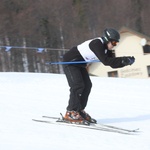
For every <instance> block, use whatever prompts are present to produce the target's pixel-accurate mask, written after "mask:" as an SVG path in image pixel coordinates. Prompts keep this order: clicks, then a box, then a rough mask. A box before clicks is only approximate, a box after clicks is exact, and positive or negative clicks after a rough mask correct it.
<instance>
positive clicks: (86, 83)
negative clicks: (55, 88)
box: [81, 68, 92, 110]
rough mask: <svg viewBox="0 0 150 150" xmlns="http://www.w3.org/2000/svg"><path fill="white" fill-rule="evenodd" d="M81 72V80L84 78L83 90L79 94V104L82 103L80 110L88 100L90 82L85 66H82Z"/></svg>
mask: <svg viewBox="0 0 150 150" xmlns="http://www.w3.org/2000/svg"><path fill="white" fill-rule="evenodd" d="M81 73H82V76H83V80H84V90H83V92H82V96H81V105H82V110H84V109H85V107H86V105H87V102H88V97H89V94H90V92H91V88H92V82H91V80H90V77H89V74H88V72H87V70H86V68H82V70H81Z"/></svg>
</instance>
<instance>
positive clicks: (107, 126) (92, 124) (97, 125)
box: [42, 116, 139, 132]
mask: <svg viewBox="0 0 150 150" xmlns="http://www.w3.org/2000/svg"><path fill="white" fill-rule="evenodd" d="M42 117H43V118H49V119H56V120H58V119H60V118H58V117H51V116H42ZM90 126H95V127H106V128H111V129H117V130H122V131H126V132H138V131H139V128H136V129H125V128H121V127H117V126H112V125H107V124H102V123H97V124H94V123H90Z"/></svg>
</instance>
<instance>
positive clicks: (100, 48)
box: [63, 38, 125, 68]
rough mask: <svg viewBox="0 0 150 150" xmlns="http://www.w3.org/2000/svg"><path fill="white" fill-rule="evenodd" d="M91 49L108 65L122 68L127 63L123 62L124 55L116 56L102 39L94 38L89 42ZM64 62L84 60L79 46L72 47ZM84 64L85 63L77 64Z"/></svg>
mask: <svg viewBox="0 0 150 150" xmlns="http://www.w3.org/2000/svg"><path fill="white" fill-rule="evenodd" d="M89 48H90V50H91V51H92V52H93V53H94V54H95V55H96V56H97V58H98V59H99V60H100V62H102V63H103V64H104V65H106V66H110V67H112V68H121V67H124V66H125V65H124V64H123V63H122V62H123V61H122V60H123V58H124V57H115V56H114V54H113V52H112V50H108V49H107V44H104V43H102V41H101V40H100V39H98V38H97V39H93V40H92V41H91V42H90V43H89ZM63 61H64V62H69V61H84V58H83V57H82V55H81V54H80V52H79V51H78V49H77V46H75V47H73V48H71V49H70V50H69V51H68V52H67V53H66V54H65V55H64V57H63ZM76 65H82V66H86V65H83V64H76Z"/></svg>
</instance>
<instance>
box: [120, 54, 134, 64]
mask: <svg viewBox="0 0 150 150" xmlns="http://www.w3.org/2000/svg"><path fill="white" fill-rule="evenodd" d="M134 62H135V58H134V56H132V57H131V56H127V57H122V64H123V65H125V66H127V65H132V64H133V63H134Z"/></svg>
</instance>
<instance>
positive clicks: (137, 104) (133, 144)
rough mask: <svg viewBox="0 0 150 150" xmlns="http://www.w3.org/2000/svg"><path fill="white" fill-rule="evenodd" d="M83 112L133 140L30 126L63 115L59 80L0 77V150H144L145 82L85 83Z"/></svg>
mask: <svg viewBox="0 0 150 150" xmlns="http://www.w3.org/2000/svg"><path fill="white" fill-rule="evenodd" d="M91 80H92V83H93V88H92V92H91V95H90V97H89V102H88V106H87V108H86V111H87V112H88V113H89V114H90V115H92V116H93V117H94V118H96V119H97V120H98V122H99V123H105V124H109V125H115V126H118V127H124V128H128V129H135V128H140V131H141V132H139V133H138V134H137V135H124V134H119V133H112V132H106V131H97V130H88V129H83V128H74V127H68V126H60V125H52V124H46V123H38V122H34V121H32V119H33V118H35V119H42V117H41V116H42V115H49V116H56V117H57V116H58V117H59V113H60V112H62V113H63V114H64V113H65V111H66V106H67V104H68V96H69V87H68V84H67V81H66V78H65V76H64V75H63V74H44V73H43V74H42V73H0V150H10V149H11V150H50V149H51V150H60V149H63V150H64V149H65V150H70V149H71V150H76V149H86V150H91V149H101V150H141V149H142V150H150V142H149V139H150V98H149V97H150V94H149V92H150V80H149V79H123V78H122V79H121V78H100V77H91Z"/></svg>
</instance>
